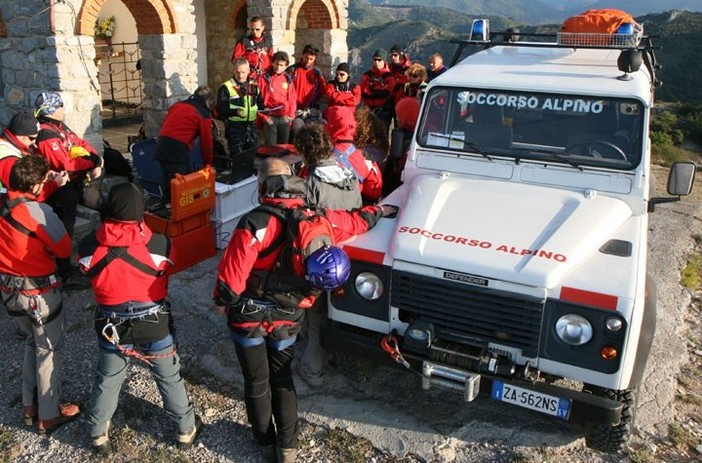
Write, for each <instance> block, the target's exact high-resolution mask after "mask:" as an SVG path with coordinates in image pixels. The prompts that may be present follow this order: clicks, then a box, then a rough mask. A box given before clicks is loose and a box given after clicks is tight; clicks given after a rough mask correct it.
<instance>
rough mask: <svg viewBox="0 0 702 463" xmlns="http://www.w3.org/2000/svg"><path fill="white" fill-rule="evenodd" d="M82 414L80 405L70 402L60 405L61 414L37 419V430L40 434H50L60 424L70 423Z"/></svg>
mask: <svg viewBox="0 0 702 463" xmlns="http://www.w3.org/2000/svg"><path fill="white" fill-rule="evenodd" d="M78 415H80V407H79V406H78V405H76V404H72V403H70V402H64V403H62V404H61V405H59V415H58V416H57V417H56V418H49V419H48V420H38V421H37V431H38V432H39V434H48V433H50V432H53V431H55V430H56V429H58V428H59V427H60V426H62V425H64V424H66V423H70V422H71V421H73V420H75V419H76V418H78Z"/></svg>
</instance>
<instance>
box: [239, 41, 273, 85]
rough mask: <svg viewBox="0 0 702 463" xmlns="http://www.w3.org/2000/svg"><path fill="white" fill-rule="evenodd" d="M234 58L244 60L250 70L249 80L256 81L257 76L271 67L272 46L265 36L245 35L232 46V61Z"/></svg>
mask: <svg viewBox="0 0 702 463" xmlns="http://www.w3.org/2000/svg"><path fill="white" fill-rule="evenodd" d="M236 58H245V59H246V60H247V61H248V62H249V66H250V68H251V70H250V72H249V78H250V79H256V78H257V77H258V76H259V75H261V74H262V73H263V72H265V71H266V70H267V69H268V68H269V67H271V62H272V59H273V44H272V42H271V39H270V38H269V37H268V35H267V34H263V35H262V36H261V37H258V38H256V37H253V36H251V35H247V36H246V37H242V38H241V39H239V41H237V42H236V45H234V50H233V51H232V61H234V60H235V59H236Z"/></svg>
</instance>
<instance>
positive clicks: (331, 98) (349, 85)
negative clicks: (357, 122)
mask: <svg viewBox="0 0 702 463" xmlns="http://www.w3.org/2000/svg"><path fill="white" fill-rule="evenodd" d="M350 72H351V69H350V68H349V63H341V64H339V65H338V66H337V67H336V72H335V73H334V78H333V79H331V80H329V81H328V82H327V85H326V89H325V92H326V94H327V105H328V106H348V107H350V108H352V109H356V106H358V105H359V104H361V87H360V86H359V85H358V84H357V83H356V82H353V81H352V80H351V74H350Z"/></svg>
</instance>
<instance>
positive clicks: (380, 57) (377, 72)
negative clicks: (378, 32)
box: [361, 50, 395, 129]
mask: <svg viewBox="0 0 702 463" xmlns="http://www.w3.org/2000/svg"><path fill="white" fill-rule="evenodd" d="M394 90H395V78H394V77H393V76H392V72H390V70H389V69H388V67H387V66H386V63H385V52H384V51H383V50H375V52H373V64H372V66H371V68H370V70H368V71H366V72H364V73H363V76H361V99H362V101H363V104H365V105H366V106H368V107H369V108H371V110H372V111H373V113H374V114H375V115H376V116H378V118H379V119H380V120H381V121H383V123H384V124H385V127H386V129H389V128H390V122H391V121H392V116H393V108H392V95H393V91H394Z"/></svg>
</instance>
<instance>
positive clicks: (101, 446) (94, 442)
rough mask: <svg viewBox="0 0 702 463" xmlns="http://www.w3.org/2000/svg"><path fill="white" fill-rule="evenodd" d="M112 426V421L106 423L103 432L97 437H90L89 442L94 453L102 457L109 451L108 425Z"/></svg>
mask: <svg viewBox="0 0 702 463" xmlns="http://www.w3.org/2000/svg"><path fill="white" fill-rule="evenodd" d="M111 424H112V421H108V422H107V426H106V427H105V432H104V433H102V434H100V435H99V436H91V437H90V439H91V442H90V445H91V447H92V448H93V450H94V451H95V453H97V454H99V455H104V454H106V453H107V452H108V451H109V450H110V425H111Z"/></svg>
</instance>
